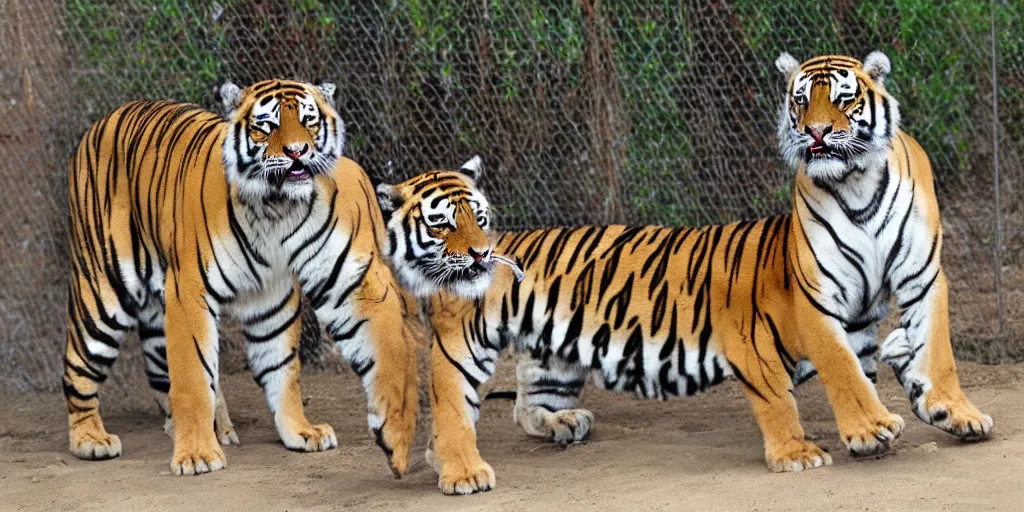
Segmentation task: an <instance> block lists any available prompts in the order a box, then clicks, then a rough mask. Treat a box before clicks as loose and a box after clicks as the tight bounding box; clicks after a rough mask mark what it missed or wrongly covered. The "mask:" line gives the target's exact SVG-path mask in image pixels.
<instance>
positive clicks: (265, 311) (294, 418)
mask: <svg viewBox="0 0 1024 512" xmlns="http://www.w3.org/2000/svg"><path fill="white" fill-rule="evenodd" d="M300 299H301V292H300V290H299V286H298V283H296V282H295V280H294V278H293V277H292V276H291V275H290V274H289V275H287V276H282V277H279V278H278V279H276V280H273V281H269V282H266V283H265V285H264V288H263V290H261V292H260V293H259V294H258V295H256V296H254V297H251V298H249V300H248V301H246V304H245V307H244V311H240V313H239V317H240V319H241V320H242V323H243V325H244V333H245V338H246V341H247V342H248V344H247V352H246V353H247V356H248V359H249V368H250V369H251V370H252V376H253V379H255V380H256V383H257V384H259V385H260V387H261V388H263V392H264V393H265V394H266V397H267V405H269V406H270V412H272V413H273V414H274V425H275V426H276V427H277V433H278V435H279V436H281V442H283V443H284V445H285V446H286V447H287V448H288V449H291V450H297V451H303V452H320V451H324V450H330V449H331V448H334V447H336V446H338V439H337V437H336V436H335V434H334V429H333V428H331V426H330V425H327V424H321V425H313V424H310V422H309V420H307V419H306V414H305V411H304V410H303V407H302V390H301V387H300V385H299V376H300V374H301V369H300V363H299V357H298V354H299V334H300V332H301V331H302V315H301V312H300V307H299V302H300ZM225 414H226V407H225Z"/></svg>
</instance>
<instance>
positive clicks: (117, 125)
mask: <svg viewBox="0 0 1024 512" xmlns="http://www.w3.org/2000/svg"><path fill="white" fill-rule="evenodd" d="M226 126H227V123H225V122H224V121H223V120H222V119H221V118H220V117H219V116H217V115H215V114H213V113H210V112H207V111H205V110H204V109H202V108H201V107H199V106H197V105H191V104H181V103H174V102H170V101H136V102H132V103H128V104H125V105H123V106H121V107H120V108H118V109H117V110H115V111H113V112H112V113H110V114H108V115H107V116H106V117H104V118H103V119H102V120H100V121H99V122H97V123H96V124H94V125H93V126H92V128H90V130H89V131H88V132H87V133H86V134H85V136H84V137H83V139H82V141H83V142H82V144H81V145H79V148H78V151H77V153H76V154H75V156H74V157H73V160H72V165H71V171H70V173H69V177H68V179H69V188H70V190H71V195H70V219H71V229H70V231H71V236H72V238H71V244H70V248H71V254H72V269H73V271H74V272H75V273H77V274H80V275H84V276H93V278H96V277H98V276H100V275H107V276H109V277H111V278H112V279H111V280H110V281H111V282H110V283H109V284H110V285H111V286H112V287H113V289H112V290H107V291H106V293H114V294H116V295H117V296H118V297H120V298H121V301H120V302H122V304H125V305H132V304H135V305H136V306H137V307H144V306H145V303H146V302H148V295H149V294H150V293H157V294H161V293H162V288H163V285H164V280H163V274H164V271H165V269H166V267H167V265H168V262H175V263H179V264H180V262H181V260H182V259H185V258H188V255H187V254H182V253H181V252H179V245H178V244H176V243H175V240H176V239H181V238H184V237H185V236H187V235H193V236H194V235H195V233H196V230H205V231H210V232H213V233H219V232H220V231H221V229H222V228H223V226H221V225H220V224H222V223H221V222H218V219H220V218H221V217H222V216H221V215H220V214H221V213H222V212H220V211H215V212H210V211H205V212H204V213H205V215H202V223H203V224H205V226H197V225H196V223H195V222H184V220H185V216H186V214H190V213H192V212H198V211H204V210H205V209H209V208H212V207H213V205H216V204H217V203H218V202H220V203H225V201H224V199H226V198H227V193H228V192H227V188H226V183H225V182H224V180H223V178H222V176H223V174H224V171H223V166H222V164H221V160H222V150H221V146H222V144H223V135H224V133H223V132H224V130H225V129H226ZM197 164H198V165H197ZM208 176H211V177H212V178H213V179H206V178H207V177H208ZM218 197H219V198H222V199H221V200H220V201H216V200H211V201H204V199H206V198H209V199H213V198H218ZM186 231H188V233H186ZM207 243H209V242H207ZM129 261H130V262H132V263H133V264H134V266H135V267H136V268H134V269H133V268H122V266H124V265H126V264H129V263H128V262H129ZM199 263H200V262H194V263H193V264H199ZM117 277H121V278H122V279H121V280H118V279H117ZM136 278H139V279H136ZM140 279H141V281H140ZM94 280H95V281H96V283H95V284H94V286H96V287H100V288H102V287H104V286H105V283H104V282H103V281H104V280H96V279H94ZM128 298H130V299H131V300H127V299H128Z"/></svg>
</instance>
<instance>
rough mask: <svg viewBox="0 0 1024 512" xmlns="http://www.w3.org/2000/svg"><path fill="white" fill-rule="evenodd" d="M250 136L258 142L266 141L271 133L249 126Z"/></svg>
mask: <svg viewBox="0 0 1024 512" xmlns="http://www.w3.org/2000/svg"><path fill="white" fill-rule="evenodd" d="M249 137H250V138H252V140H254V141H256V142H265V141H266V140H267V139H268V138H270V136H269V135H267V134H265V133H263V132H261V131H259V130H257V129H256V128H249Z"/></svg>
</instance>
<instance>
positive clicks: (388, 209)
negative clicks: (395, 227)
mask: <svg viewBox="0 0 1024 512" xmlns="http://www.w3.org/2000/svg"><path fill="white" fill-rule="evenodd" d="M404 202H405V199H404V198H402V197H401V196H400V195H399V194H398V190H397V189H395V186H394V185H388V184H387V183H381V184H380V185H377V203H378V204H380V211H381V213H383V214H384V218H385V219H388V218H390V217H391V214H392V213H395V210H397V209H399V208H401V207H402V203H404Z"/></svg>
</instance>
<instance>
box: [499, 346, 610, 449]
mask: <svg viewBox="0 0 1024 512" xmlns="http://www.w3.org/2000/svg"><path fill="white" fill-rule="evenodd" d="M585 376H586V370H585V369H583V368H582V367H579V366H575V365H574V366H569V365H566V364H564V363H562V362H561V361H554V360H551V361H548V363H547V364H546V365H545V364H544V363H543V362H542V361H541V360H539V359H537V358H534V357H532V356H531V354H529V353H527V352H523V353H521V354H520V355H519V357H518V363H517V364H516V381H517V389H516V407H515V413H514V420H515V422H516V423H517V424H519V425H520V426H521V427H523V430H525V431H526V433H527V434H529V435H531V436H534V437H542V438H545V439H550V440H551V441H553V442H554V443H555V444H558V445H562V446H565V445H568V444H574V443H579V442H581V441H583V440H584V439H586V438H587V436H589V435H590V429H591V427H592V426H593V424H594V414H593V413H591V412H590V411H588V410H586V409H580V408H578V406H579V403H580V392H581V391H582V390H583V383H584V380H585V379H584V378H585Z"/></svg>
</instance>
